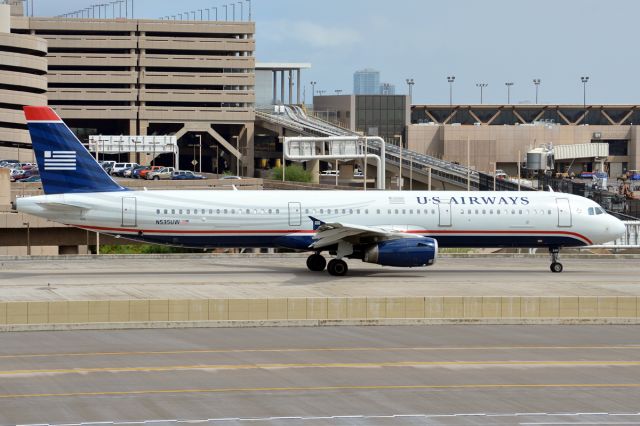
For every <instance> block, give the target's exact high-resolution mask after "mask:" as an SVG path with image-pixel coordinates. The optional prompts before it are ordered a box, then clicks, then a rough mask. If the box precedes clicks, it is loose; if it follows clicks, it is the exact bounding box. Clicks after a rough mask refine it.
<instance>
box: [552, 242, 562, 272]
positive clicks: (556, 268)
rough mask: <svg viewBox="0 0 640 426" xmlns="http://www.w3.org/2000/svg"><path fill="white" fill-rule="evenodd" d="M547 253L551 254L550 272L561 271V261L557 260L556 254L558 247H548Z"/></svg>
mask: <svg viewBox="0 0 640 426" xmlns="http://www.w3.org/2000/svg"><path fill="white" fill-rule="evenodd" d="M549 254H551V266H550V267H549V269H551V272H562V263H560V262H558V255H559V254H560V249H559V248H557V247H551V248H549Z"/></svg>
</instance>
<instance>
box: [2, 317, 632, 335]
mask: <svg viewBox="0 0 640 426" xmlns="http://www.w3.org/2000/svg"><path fill="white" fill-rule="evenodd" d="M416 325H424V326H430V325H640V318H615V317H611V318H428V319H425V318H415V319H362V320H255V321H251V320H247V321H146V322H120V323H78V324H15V325H1V326H0V332H25V331H73V330H138V329H178V328H257V327H337V326H416Z"/></svg>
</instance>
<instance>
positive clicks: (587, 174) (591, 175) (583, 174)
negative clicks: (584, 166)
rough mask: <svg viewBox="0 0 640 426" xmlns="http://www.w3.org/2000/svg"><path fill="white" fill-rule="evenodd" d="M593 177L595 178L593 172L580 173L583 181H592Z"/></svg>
mask: <svg viewBox="0 0 640 426" xmlns="http://www.w3.org/2000/svg"><path fill="white" fill-rule="evenodd" d="M592 177H593V172H587V171H583V172H580V178H581V179H591V178H592Z"/></svg>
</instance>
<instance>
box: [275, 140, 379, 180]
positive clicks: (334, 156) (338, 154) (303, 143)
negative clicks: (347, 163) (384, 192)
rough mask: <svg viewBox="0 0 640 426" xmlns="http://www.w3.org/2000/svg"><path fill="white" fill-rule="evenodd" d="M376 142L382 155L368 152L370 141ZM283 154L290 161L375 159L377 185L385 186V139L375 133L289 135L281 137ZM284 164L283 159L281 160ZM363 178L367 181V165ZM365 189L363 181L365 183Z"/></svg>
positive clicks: (367, 161) (366, 160)
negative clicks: (357, 134) (356, 134)
mask: <svg viewBox="0 0 640 426" xmlns="http://www.w3.org/2000/svg"><path fill="white" fill-rule="evenodd" d="M373 141H375V142H377V144H378V146H380V147H381V155H376V154H372V153H370V152H369V149H368V147H369V144H370V143H372V142H373ZM282 150H283V152H282V154H283V156H284V158H285V159H287V160H291V161H309V160H321V161H336V160H356V159H363V160H364V162H365V163H366V164H368V163H369V159H372V160H373V161H375V163H376V170H377V176H376V188H377V189H384V187H385V162H384V161H383V160H382V158H385V143H384V140H383V139H382V138H381V137H378V136H328V137H302V136H298V137H289V138H284V140H283V146H282ZM283 164H284V161H283ZM364 181H365V182H366V181H367V167H364ZM365 189H366V185H365Z"/></svg>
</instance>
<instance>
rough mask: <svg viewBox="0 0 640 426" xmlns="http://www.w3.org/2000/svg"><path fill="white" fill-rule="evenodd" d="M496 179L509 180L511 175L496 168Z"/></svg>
mask: <svg viewBox="0 0 640 426" xmlns="http://www.w3.org/2000/svg"><path fill="white" fill-rule="evenodd" d="M496 179H499V180H507V179H509V175H508V174H507V173H506V172H505V171H504V170H500V169H497V170H496Z"/></svg>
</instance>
